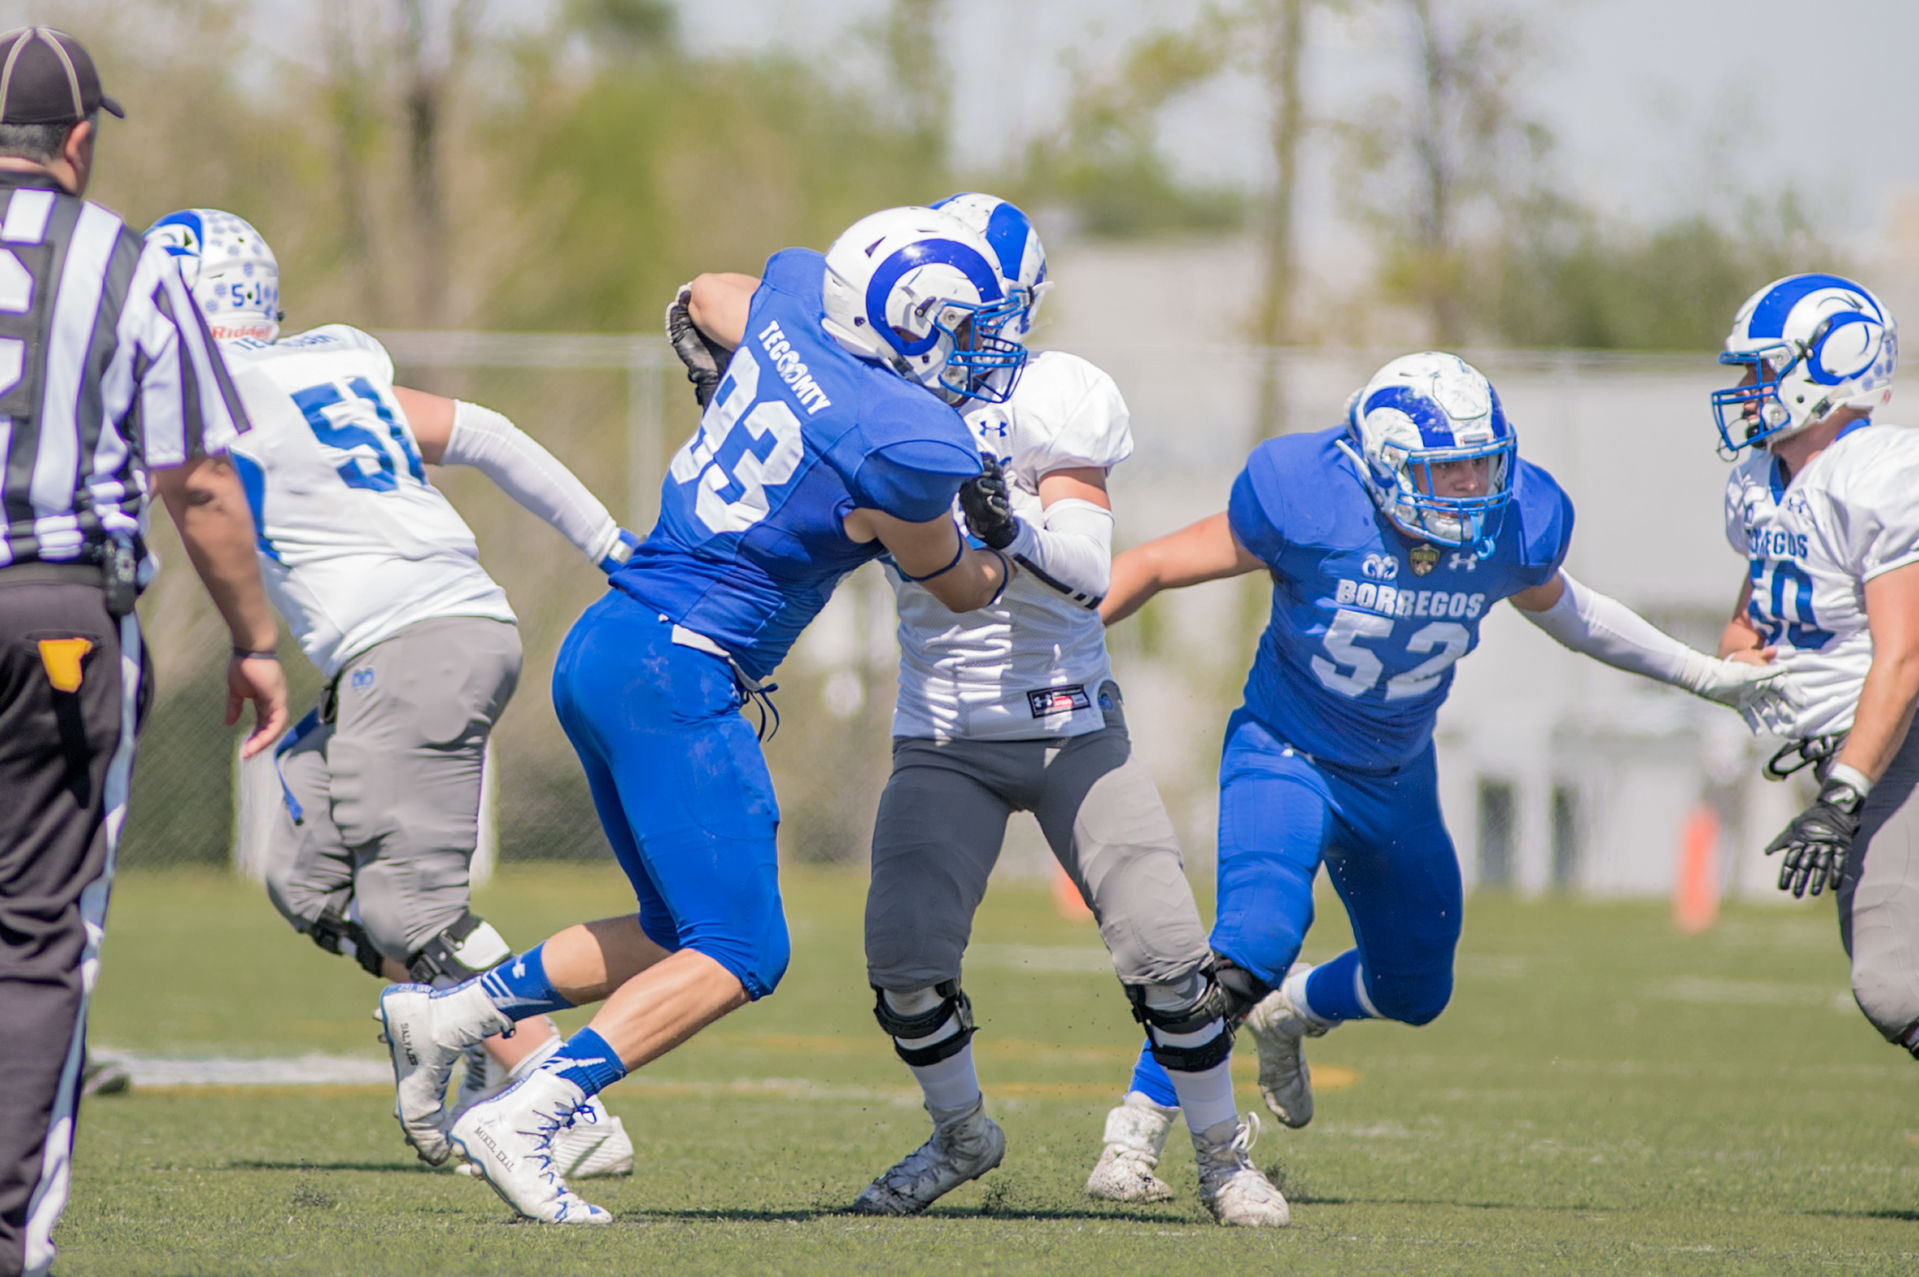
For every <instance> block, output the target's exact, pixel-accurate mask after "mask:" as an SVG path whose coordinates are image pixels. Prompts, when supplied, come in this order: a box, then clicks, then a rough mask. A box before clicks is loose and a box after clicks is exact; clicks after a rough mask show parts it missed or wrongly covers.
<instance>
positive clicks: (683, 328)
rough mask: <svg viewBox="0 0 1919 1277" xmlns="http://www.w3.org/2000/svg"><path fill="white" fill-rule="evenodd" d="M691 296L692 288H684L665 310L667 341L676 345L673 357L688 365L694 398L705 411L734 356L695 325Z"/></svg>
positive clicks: (683, 286)
mask: <svg viewBox="0 0 1919 1277" xmlns="http://www.w3.org/2000/svg"><path fill="white" fill-rule="evenodd" d="M692 296H693V285H691V284H681V285H680V291H679V292H678V293H677V294H675V295H674V297H673V304H672V305H670V306H668V307H667V308H666V338H667V340H668V341H670V342H672V343H673V353H674V354H676V355H678V356H679V357H680V362H681V363H683V364H685V365H686V379H687V380H688V381H690V382H692V383H693V398H695V399H697V400H698V401H699V404H700V407H701V408H702V409H704V408H705V407H706V405H707V404H709V403H711V402H712V400H713V392H714V390H716V389H717V388H718V387H719V384H720V377H721V375H722V374H724V373H725V372H726V365H727V363H728V361H730V360H731V359H732V358H733V352H732V351H731V350H728V349H727V348H726V347H725V346H722V345H720V343H718V342H716V341H714V340H713V339H712V338H711V337H708V336H707V335H706V334H705V333H703V332H701V331H700V326H699V325H698V324H696V323H694V322H693V312H692V311H691V310H689V309H688V308H687V301H688V299H689V298H691V297H692Z"/></svg>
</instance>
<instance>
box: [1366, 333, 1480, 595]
mask: <svg viewBox="0 0 1919 1277" xmlns="http://www.w3.org/2000/svg"><path fill="white" fill-rule="evenodd" d="M1346 428H1347V433H1348V438H1347V439H1343V440H1341V441H1340V444H1341V446H1342V447H1343V448H1344V449H1345V451H1346V454H1347V455H1348V456H1349V457H1352V458H1353V460H1354V462H1355V463H1356V465H1357V466H1358V469H1359V472H1360V475H1361V477H1362V478H1363V479H1364V481H1365V483H1366V486H1367V490H1368V491H1370V492H1371V493H1372V496H1373V500H1374V501H1376V502H1377V503H1378V504H1379V508H1380V510H1381V511H1382V512H1383V513H1384V514H1385V515H1386V517H1387V518H1388V519H1390V520H1391V521H1392V522H1393V524H1394V525H1395V526H1397V527H1398V528H1399V529H1400V530H1401V531H1403V532H1405V533H1407V534H1408V535H1409V536H1415V537H1422V538H1426V539H1430V540H1433V541H1437V542H1438V543H1439V544H1441V545H1459V546H1471V547H1472V548H1473V549H1474V550H1475V551H1476V552H1477V553H1478V555H1479V557H1480V558H1482V559H1483V558H1485V557H1486V556H1488V555H1490V554H1491V553H1492V552H1493V541H1494V538H1495V537H1496V536H1497V535H1498V532H1499V523H1500V520H1501V518H1502V516H1503V512H1504V510H1505V507H1506V503H1507V502H1508V501H1510V500H1511V499H1512V490H1513V489H1512V485H1513V469H1514V467H1513V458H1514V456H1515V450H1516V448H1517V446H1518V440H1517V438H1516V437H1515V435H1514V434H1513V429H1512V426H1511V425H1510V424H1508V423H1507V421H1506V411H1505V409H1504V408H1502V407H1501V406H1500V403H1499V392H1498V391H1496V390H1494V389H1493V386H1492V383H1491V382H1490V381H1487V380H1486V378H1485V377H1484V376H1482V375H1481V374H1480V372H1479V370H1478V369H1476V368H1474V367H1473V366H1472V365H1471V364H1469V363H1467V362H1466V361H1465V360H1463V359H1461V358H1460V357H1459V356H1457V355H1448V354H1443V353H1441V352H1438V351H1425V352H1423V353H1421V354H1417V355H1402V356H1400V357H1399V358H1398V359H1395V360H1393V361H1392V362H1391V363H1389V364H1387V365H1386V366H1385V367H1384V368H1381V369H1380V370H1379V371H1378V372H1376V373H1374V374H1373V379H1372V380H1371V381H1369V382H1367V383H1366V388H1365V389H1363V390H1361V391H1360V392H1359V393H1358V394H1356V395H1354V396H1353V397H1352V399H1351V400H1349V401H1348V402H1347V405H1346ZM1355 448H1357V452H1355V451H1354V449H1355ZM1480 458H1485V459H1486V460H1487V462H1488V463H1489V464H1488V470H1487V475H1486V489H1485V491H1484V492H1483V493H1480V494H1478V495H1474V496H1443V495H1439V494H1437V493H1436V492H1435V485H1434V482H1433V467H1434V466H1436V465H1440V464H1443V463H1446V462H1452V461H1474V460H1478V459H1480Z"/></svg>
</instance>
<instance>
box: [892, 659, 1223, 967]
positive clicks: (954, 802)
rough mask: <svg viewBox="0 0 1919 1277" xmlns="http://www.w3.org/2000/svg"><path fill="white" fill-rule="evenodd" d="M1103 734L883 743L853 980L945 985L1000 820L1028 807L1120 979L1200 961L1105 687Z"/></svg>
mask: <svg viewBox="0 0 1919 1277" xmlns="http://www.w3.org/2000/svg"><path fill="white" fill-rule="evenodd" d="M1101 703H1102V704H1107V703H1110V705H1111V708H1109V709H1108V710H1107V711H1106V726H1105V727H1104V728H1102V729H1101V730H1099V731H1096V732H1089V733H1087V734H1086V735H1084V736H1073V737H1068V738H1064V739H1045V740H1021V741H968V740H949V741H940V740H926V739H920V738H917V737H896V738H895V739H894V741H893V775H892V777H891V778H890V779H889V780H888V781H887V782H886V790H885V792H884V793H883V794H882V795H881V797H880V807H879V816H878V819H877V820H876V822H875V824H874V828H873V880H872V885H871V886H870V887H869V888H868V891H867V895H866V973H867V979H868V981H869V982H871V983H872V984H875V985H877V986H879V987H880V988H882V989H891V990H895V991H905V990H908V989H923V988H926V987H928V986H930V985H935V984H938V983H940V982H942V981H945V980H957V979H958V978H959V974H960V959H961V956H962V955H963V954H964V953H965V951H966V942H967V940H968V938H969V937H970V936H971V935H972V931H973V913H974V911H975V910H977V909H978V908H979V904H980V901H981V900H982V899H983V898H984V897H985V895H986V881H987V878H988V877H989V876H990V875H991V874H992V871H993V864H994V862H995V861H997V860H998V859H999V853H1000V843H1001V841H1002V840H1003V839H1004V837H1005V834H1006V821H1007V818H1008V817H1009V816H1010V815H1011V814H1012V813H1013V812H1014V811H1030V812H1032V813H1033V815H1034V816H1035V817H1037V818H1038V820H1039V825H1040V830H1041V832H1043V833H1044V834H1045V835H1046V841H1047V843H1048V845H1049V846H1051V847H1052V849H1053V854H1054V855H1055V856H1057V857H1058V858H1059V862H1060V864H1061V866H1063V867H1064V868H1065V870H1066V873H1067V875H1068V876H1069V877H1071V878H1072V880H1073V883H1074V885H1076V886H1077V887H1078V888H1079V890H1080V894H1081V895H1082V896H1084V897H1085V899H1086V901H1087V902H1088V903H1089V904H1090V905H1091V906H1092V909H1093V916H1094V917H1095V918H1096V919H1097V920H1098V922H1099V932H1100V938H1101V939H1103V940H1104V941H1105V942H1106V948H1107V950H1108V951H1109V952H1110V953H1111V954H1112V956H1113V968H1114V970H1115V971H1117V972H1118V973H1119V978H1120V980H1121V982H1122V983H1125V984H1129V985H1138V984H1177V983H1179V982H1181V981H1183V980H1185V979H1186V978H1187V977H1189V976H1191V975H1192V974H1193V973H1194V972H1196V971H1197V970H1198V969H1199V968H1200V967H1201V966H1202V965H1204V963H1205V962H1206V960H1207V958H1208V957H1209V956H1210V952H1211V951H1210V950H1209V948H1208V947H1207V944H1206V928H1205V927H1204V926H1203V925H1202V924H1201V922H1200V919H1199V909H1198V908H1197V906H1195V905H1194V903H1193V889H1192V886H1191V885H1190V884H1189V883H1188V882H1187V881H1186V875H1185V873H1184V872H1182V870H1181V867H1180V852H1179V842H1178V839H1177V838H1176V836H1175V835H1174V833H1173V822H1172V821H1171V820H1170V819H1169V818H1168V817H1167V815H1166V808H1165V806H1164V805H1163V804H1162V803H1161V802H1160V800H1159V791H1158V790H1156V789H1155V788H1154V787H1153V781H1152V778H1151V777H1150V776H1148V775H1147V773H1146V769H1145V767H1143V766H1142V765H1141V764H1140V763H1139V761H1138V760H1137V759H1135V758H1134V757H1133V748H1132V742H1131V741H1130V740H1129V739H1128V737H1127V735H1126V720H1125V717H1124V715H1123V714H1122V713H1121V711H1120V708H1119V695H1118V689H1117V688H1115V687H1114V686H1113V685H1112V684H1110V683H1108V684H1107V685H1106V686H1105V687H1103V688H1102V689H1101Z"/></svg>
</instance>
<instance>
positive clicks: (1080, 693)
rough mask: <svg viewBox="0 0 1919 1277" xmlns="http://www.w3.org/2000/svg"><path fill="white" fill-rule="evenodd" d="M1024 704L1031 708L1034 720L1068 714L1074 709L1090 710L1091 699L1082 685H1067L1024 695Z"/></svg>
mask: <svg viewBox="0 0 1919 1277" xmlns="http://www.w3.org/2000/svg"><path fill="white" fill-rule="evenodd" d="M1026 704H1027V705H1028V706H1029V707H1031V709H1032V711H1033V717H1034V718H1045V717H1047V716H1048V715H1051V714H1070V713H1072V712H1073V711H1074V710H1076V709H1090V708H1091V707H1092V704H1093V698H1092V697H1090V696H1088V695H1087V694H1086V685H1085V684H1083V683H1068V684H1067V685H1066V686H1064V687H1041V688H1035V689H1034V690H1033V691H1030V692H1028V693H1026Z"/></svg>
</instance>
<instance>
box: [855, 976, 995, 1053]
mask: <svg viewBox="0 0 1919 1277" xmlns="http://www.w3.org/2000/svg"><path fill="white" fill-rule="evenodd" d="M873 993H874V1003H873V1018H874V1019H876V1020H878V1021H879V1022H880V1028H882V1029H884V1030H886V1032H887V1033H888V1034H890V1035H891V1036H892V1038H893V1050H894V1051H896V1052H898V1053H899V1057H900V1059H902V1060H904V1061H906V1062H907V1063H908V1064H910V1065H913V1066H915V1067H924V1066H925V1065H928V1064H938V1063H939V1062H940V1061H941V1060H950V1059H951V1058H953V1057H954V1056H956V1055H958V1054H959V1053H960V1052H961V1051H963V1050H965V1049H966V1044H967V1043H968V1042H971V1041H972V1040H973V1033H974V1026H973V1003H972V1001H971V999H969V998H968V997H967V996H966V994H965V993H964V992H963V991H962V990H961V989H960V985H959V981H958V980H945V981H942V982H940V983H939V984H936V985H934V986H933V987H932V989H931V990H929V991H928V993H929V994H930V995H932V996H935V997H937V998H938V999H939V1001H938V1002H936V1003H935V1004H934V1005H933V1006H932V1007H931V1008H930V1009H928V1010H925V1011H921V1012H917V1013H907V1012H900V1011H895V1010H894V1009H893V1007H892V1004H890V1003H889V1002H887V1000H886V990H884V989H882V988H880V987H879V986H878V985H874V986H873ZM953 1025H957V1026H958V1027H957V1028H955V1029H953V1030H952V1031H951V1032H948V1033H946V1035H945V1036H944V1037H940V1038H939V1039H938V1040H937V1041H934V1042H926V1041H925V1040H926V1039H927V1038H931V1037H934V1036H936V1035H938V1034H940V1033H941V1032H942V1031H943V1030H946V1029H948V1027H949V1026H953ZM909 1042H920V1043H923V1045H920V1046H909V1045H907V1044H908V1043H909Z"/></svg>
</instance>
